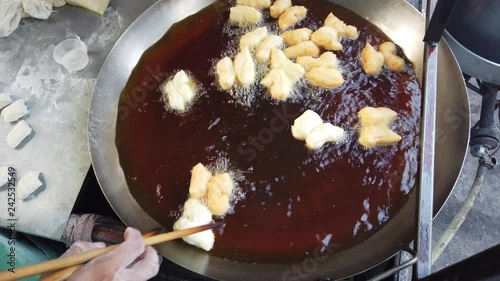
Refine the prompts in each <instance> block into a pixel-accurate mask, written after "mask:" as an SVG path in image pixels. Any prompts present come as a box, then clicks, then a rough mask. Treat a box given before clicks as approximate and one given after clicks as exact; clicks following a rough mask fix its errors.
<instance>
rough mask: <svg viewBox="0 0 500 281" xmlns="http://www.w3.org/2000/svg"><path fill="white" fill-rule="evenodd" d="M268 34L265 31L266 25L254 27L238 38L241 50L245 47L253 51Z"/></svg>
mask: <svg viewBox="0 0 500 281" xmlns="http://www.w3.org/2000/svg"><path fill="white" fill-rule="evenodd" d="M268 35H269V32H268V31H267V27H265V26H264V27H260V28H257V29H255V30H254V31H251V32H248V33H247V34H245V35H243V36H242V37H241V39H240V50H243V49H244V48H245V47H248V49H249V50H250V51H251V52H253V51H255V49H257V47H258V46H259V44H260V43H261V42H262V40H264V39H265V38H266V37H267V36H268Z"/></svg>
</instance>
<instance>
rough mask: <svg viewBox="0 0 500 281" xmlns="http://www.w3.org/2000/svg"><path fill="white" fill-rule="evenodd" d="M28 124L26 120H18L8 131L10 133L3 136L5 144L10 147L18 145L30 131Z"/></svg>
mask: <svg viewBox="0 0 500 281" xmlns="http://www.w3.org/2000/svg"><path fill="white" fill-rule="evenodd" d="M32 131H33V130H32V129H31V127H30V125H28V123H26V121H24V120H21V121H19V122H18V123H17V124H16V126H14V128H13V129H12V130H11V131H10V133H9V134H8V135H7V137H6V138H5V141H6V142H7V145H8V146H10V147H11V148H16V147H18V146H19V145H20V144H21V143H22V142H23V141H24V139H26V138H27V137H28V136H29V135H30V134H31V132H32Z"/></svg>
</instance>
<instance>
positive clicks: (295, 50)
mask: <svg viewBox="0 0 500 281" xmlns="http://www.w3.org/2000/svg"><path fill="white" fill-rule="evenodd" d="M284 52H285V55H286V56H287V58H289V59H293V58H296V57H303V56H311V57H318V56H319V53H320V49H319V48H318V46H316V44H314V42H312V41H305V42H302V43H299V44H297V45H295V46H292V47H288V48H286V49H285V50H284Z"/></svg>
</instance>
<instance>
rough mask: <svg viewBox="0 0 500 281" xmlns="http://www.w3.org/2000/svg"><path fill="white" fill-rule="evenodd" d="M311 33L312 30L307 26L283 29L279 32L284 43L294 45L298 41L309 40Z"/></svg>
mask: <svg viewBox="0 0 500 281" xmlns="http://www.w3.org/2000/svg"><path fill="white" fill-rule="evenodd" d="M312 33H313V32H312V30H310V29H309V28H300V29H295V30H289V31H285V32H283V34H281V37H283V40H285V43H286V44H287V45H288V46H294V45H297V44H299V43H302V42H305V41H309V40H310V39H311V34H312Z"/></svg>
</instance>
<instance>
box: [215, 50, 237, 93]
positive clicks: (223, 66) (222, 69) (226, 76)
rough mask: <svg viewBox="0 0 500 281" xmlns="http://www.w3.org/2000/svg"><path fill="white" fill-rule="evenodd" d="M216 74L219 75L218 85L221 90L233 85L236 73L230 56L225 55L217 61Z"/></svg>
mask: <svg viewBox="0 0 500 281" xmlns="http://www.w3.org/2000/svg"><path fill="white" fill-rule="evenodd" d="M217 76H218V77H219V85H220V86H221V87H222V89H223V90H227V89H229V88H231V87H232V86H233V85H234V83H235V82H236V73H235V72H234V65H233V61H232V60H231V58H229V57H225V58H223V59H221V60H220V61H219V62H218V63H217Z"/></svg>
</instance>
